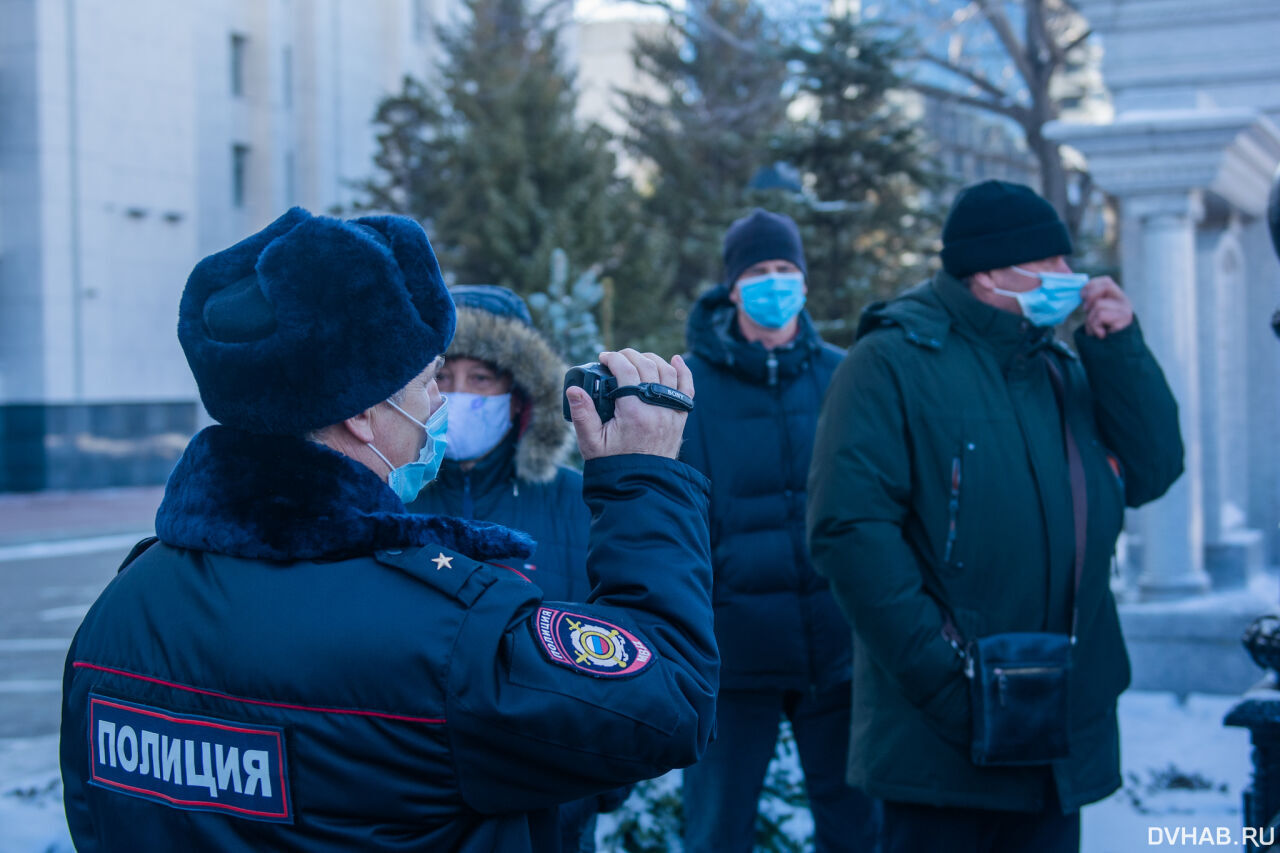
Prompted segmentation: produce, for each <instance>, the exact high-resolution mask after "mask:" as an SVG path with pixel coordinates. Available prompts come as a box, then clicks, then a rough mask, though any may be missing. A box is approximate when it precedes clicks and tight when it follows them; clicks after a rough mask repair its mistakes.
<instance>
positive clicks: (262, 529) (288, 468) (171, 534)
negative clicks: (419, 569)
mask: <svg viewBox="0 0 1280 853" xmlns="http://www.w3.org/2000/svg"><path fill="white" fill-rule="evenodd" d="M156 535H157V536H159V538H160V541H162V542H164V543H165V544H166V545H172V546H174V547H176V548H190V549H193V550H197V551H210V552H212V553H215V554H226V555H228V556H231V557H240V558H244V559H251V560H272V561H282V562H292V561H296V560H321V559H342V558H350V557H357V556H369V555H371V554H373V552H375V551H380V550H383V549H387V548H408V547H414V546H419V545H429V544H438V545H443V546H444V547H446V548H450V549H452V550H454V551H457V552H459V553H461V554H465V555H467V556H468V557H471V558H472V559H475V560H481V561H484V560H494V559H499V558H502V557H521V558H525V557H528V556H529V555H530V554H532V553H533V540H532V539H530V538H529V537H528V536H527V535H526V534H524V533H520V532H519V531H516V530H511V529H510V528H506V527H503V526H501V525H498V524H490V523H487V522H471V521H464V520H462V519H459V518H449V517H446V516H439V515H415V514H412V513H410V512H408V511H407V510H406V509H405V506H404V504H403V503H401V502H400V498H398V497H396V494H395V492H393V491H391V489H389V488H388V487H387V485H386V484H385V483H383V482H382V480H381V479H379V477H378V476H377V475H376V474H374V473H373V472H372V471H370V470H369V469H368V468H366V467H364V466H363V465H361V464H360V463H359V462H356V461H354V460H352V459H349V458H347V457H346V456H343V455H342V454H340V453H336V452H335V451H333V450H330V449H329V448H327V447H325V446H324V445H321V444H316V443H315V442H311V441H307V440H306V439H303V438H296V437H292V436H264V435H254V434H252V433H248V432H244V431H242V430H238V429H235V428H233V427H226V426H213V427H209V428H208V429H205V430H203V431H201V432H200V433H199V434H197V435H196V437H195V438H193V439H191V443H190V444H188V445H187V449H186V451H184V452H183V454H182V458H181V459H179V460H178V464H177V466H176V467H175V468H174V469H173V473H172V474H171V475H170V476H169V482H168V484H167V485H166V486H165V492H164V500H163V501H162V502H161V504H160V509H159V511H158V512H157V513H156Z"/></svg>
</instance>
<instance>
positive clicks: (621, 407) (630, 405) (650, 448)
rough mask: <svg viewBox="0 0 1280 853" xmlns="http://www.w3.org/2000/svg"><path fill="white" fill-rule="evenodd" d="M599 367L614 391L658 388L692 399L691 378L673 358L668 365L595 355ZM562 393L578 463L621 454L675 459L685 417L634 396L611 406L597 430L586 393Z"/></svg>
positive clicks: (627, 353) (628, 355) (629, 352)
mask: <svg viewBox="0 0 1280 853" xmlns="http://www.w3.org/2000/svg"><path fill="white" fill-rule="evenodd" d="M600 363H601V364H603V365H604V366H605V367H607V368H609V370H610V371H611V372H612V373H613V375H614V377H615V378H616V379H617V380H618V387H619V388H621V387H622V386H624V385H639V384H640V383H641V382H657V383H659V384H660V385H666V386H668V387H671V388H675V389H676V390H677V391H681V392H683V393H685V394H688V395H689V396H690V397H692V396H693V374H692V373H691V372H690V371H689V367H688V365H686V364H685V363H684V359H682V358H681V357H680V356H678V355H677V356H675V357H674V358H672V359H671V363H670V364H668V363H667V362H665V361H663V360H662V359H661V358H659V357H658V356H656V355H654V354H653V353H651V352H646V353H638V352H636V351H635V350H633V349H624V350H622V351H621V352H602V353H600ZM567 393H568V395H569V414H570V415H571V416H572V418H573V430H574V432H576V433H577V434H578V449H579V450H581V451H582V458H583V459H595V458H596V457H598V456H621V455H622V454H624V453H649V454H652V455H654V456H666V457H668V458H670V459H675V458H676V456H677V454H679V452H680V442H681V438H682V436H683V435H684V422H685V418H687V417H689V415H688V413H687V412H677V411H675V410H674V409H667V408H663V407H662V406H652V405H650V404H648V403H645V402H642V401H641V400H640V399H639V398H637V397H634V396H628V397H619V398H617V400H615V401H614V409H613V419H612V420H610V421H609V422H608V423H605V424H602V423H600V415H599V414H597V412H596V407H595V405H594V404H593V403H592V402H591V396H590V395H589V394H587V392H586V391H583V390H582V389H581V388H577V387H574V388H570V389H569V390H568V392H567Z"/></svg>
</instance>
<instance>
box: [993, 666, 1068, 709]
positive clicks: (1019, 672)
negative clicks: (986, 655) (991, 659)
mask: <svg viewBox="0 0 1280 853" xmlns="http://www.w3.org/2000/svg"><path fill="white" fill-rule="evenodd" d="M1057 671H1058V668H1057V667H1053V666H1014V667H1001V666H997V667H995V668H993V669H992V672H993V673H994V674H995V677H996V689H997V691H998V692H999V695H1000V707H1001V708H1003V707H1004V706H1005V693H1006V692H1007V691H1008V689H1009V678H1010V677H1013V678H1021V677H1024V676H1028V675H1045V674H1047V673H1051V672H1057Z"/></svg>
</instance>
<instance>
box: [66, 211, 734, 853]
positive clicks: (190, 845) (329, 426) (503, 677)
mask: <svg viewBox="0 0 1280 853" xmlns="http://www.w3.org/2000/svg"><path fill="white" fill-rule="evenodd" d="M453 329H454V306H453V302H452V300H451V299H450V297H449V295H448V292H447V291H446V289H445V287H444V282H443V280H442V277H441V274H440V269H439V266H438V265H437V263H436V260H435V255H434V254H433V252H432V250H431V247H430V244H429V243H428V242H427V238H426V235H425V234H424V233H423V231H422V229H421V228H420V227H419V226H418V225H417V224H416V223H414V222H412V221H411V220H408V219H405V218H403V217H397V216H371V217H365V218H362V219H358V220H354V221H351V222H345V221H341V220H337V219H331V218H328V217H317V216H312V215H311V214H309V213H307V212H306V211H304V210H301V209H300V208H294V209H293V210H291V211H289V212H288V213H286V214H285V215H284V216H282V217H280V219H278V220H276V221H275V222H274V223H272V224H271V225H269V226H268V227H267V228H266V229H264V230H263V231H261V232H259V233H257V234H254V235H252V236H250V237H248V238H246V239H245V240H243V241H241V242H240V243H238V244H236V245H235V246H232V247H231V248H229V249H227V250H225V251H223V252H219V253H217V254H215V255H212V256H210V257H208V258H205V259H204V260H203V261H201V262H200V264H198V265H197V266H196V268H195V270H194V271H193V272H192V274H191V277H190V278H189V279H188V282H187V286H186V289H185V290H184V292H183V296H182V302H181V307H180V310H179V323H178V337H179V340H180V341H181V343H182V346H183V350H184V352H185V353H186V356H187V361H188V363H189V364H190V365H191V369H192V373H193V374H194V375H195V378H196V382H197V384H198V385H199V388H200V395H201V399H202V401H203V402H204V404H205V407H206V408H207V409H208V411H209V413H210V415H212V416H213V417H214V419H215V420H217V421H219V422H220V425H218V426H213V427H210V428H209V429H206V430H204V431H203V432H201V433H200V434H199V435H197V436H196V437H195V438H194V439H193V440H192V441H191V444H190V445H189V446H188V447H187V450H186V452H185V453H184V454H183V457H182V459H180V460H179V462H178V464H177V466H176V468H175V469H174V472H173V474H172V475H171V477H170V479H169V483H168V485H167V487H166V490H165V497H164V501H163V503H162V504H161V507H160V510H159V513H158V514H157V518H156V532H157V534H158V537H159V542H155V541H154V540H151V541H147V542H144V543H140V545H139V547H138V548H135V549H134V553H133V554H131V555H130V557H129V559H128V560H126V565H125V566H124V567H123V568H122V569H121V571H120V573H119V574H118V575H117V577H116V578H115V579H114V580H113V581H112V582H111V583H110V584H109V585H108V586H107V588H106V590H105V591H104V592H103V593H102V595H101V596H100V597H99V599H98V601H97V602H95V604H94V605H93V607H92V608H90V610H89V613H88V614H87V615H86V616H85V619H84V622H83V623H82V624H81V626H80V629H79V631H78V632H77V633H76V637H75V639H74V640H73V641H72V644H71V649H70V651H69V653H68V656H67V664H66V669H65V674H64V682H63V706H62V738H61V746H60V748H61V767H62V777H63V784H64V800H65V806H66V813H67V822H68V824H69V826H70V829H71V835H72V838H73V840H74V842H75V844H76V846H77V847H78V848H79V849H80V850H88V851H98V850H104V851H117V850H118V851H135V850H192V851H224V850H286V849H287V850H308V851H318V850H397V851H405V850H424V851H425V850H432V851H435V850H450V851H457V850H465V851H494V850H502V851H529V850H548V851H555V850H558V849H559V846H560V844H559V826H558V816H557V807H558V805H559V804H560V803H565V802H569V801H573V800H577V799H581V798H583V797H588V796H592V795H595V794H598V793H600V792H602V791H606V790H609V789H611V788H614V787H617V786H618V785H622V784H626V783H630V782H634V781H637V780H639V779H644V778H647V777H651V776H655V775H657V774H660V773H663V772H666V771H667V770H668V769H670V768H672V767H677V766H682V765H687V764H689V763H692V762H694V761H696V760H697V759H698V757H699V756H700V755H701V753H702V752H703V750H704V749H705V746H706V744H707V741H708V740H709V738H710V735H711V729H712V724H713V719H714V704H715V690H716V687H717V670H718V665H719V659H718V655H717V652H716V647H715V640H714V635H713V632H712V625H711V623H712V616H711V603H710V584H711V572H710V555H709V545H708V538H707V524H706V501H707V496H706V492H707V483H706V479H705V478H704V477H703V476H702V475H701V474H699V473H698V472H696V471H694V470H693V469H692V468H689V467H688V466H686V465H684V464H682V463H680V462H677V461H675V459H674V456H675V455H676V452H677V449H678V447H679V442H680V438H681V433H682V430H683V425H684V424H683V421H684V418H685V415H683V414H678V413H676V412H673V411H671V410H668V409H661V408H657V407H653V406H647V405H645V404H644V403H642V402H640V401H639V400H633V399H631V398H626V399H622V400H619V402H618V404H617V409H616V412H617V414H616V417H615V418H614V419H613V420H611V421H609V422H608V423H607V424H603V425H602V424H601V423H600V420H599V418H598V416H596V414H595V409H594V407H593V406H592V405H591V403H590V400H589V398H588V397H587V395H586V394H585V393H582V392H581V389H574V392H573V393H572V395H571V397H570V403H571V407H572V411H573V418H574V426H575V429H576V431H577V435H578V441H579V447H580V449H581V451H582V455H583V458H584V459H585V460H586V467H585V469H584V486H583V491H584V496H585V499H586V501H587V504H588V506H589V508H590V510H591V514H592V522H591V532H590V538H589V544H588V554H587V566H588V574H589V576H590V579H591V582H592V586H593V589H592V595H591V598H590V600H589V601H587V602H583V603H574V602H561V601H554V600H549V599H547V598H545V597H544V595H543V594H542V592H541V590H539V589H538V588H537V587H536V586H534V585H533V584H531V583H529V582H528V581H527V580H526V579H525V578H523V577H521V575H520V574H519V573H518V571H516V570H514V569H516V568H517V567H518V566H519V565H520V564H521V563H522V562H523V561H524V560H526V559H527V558H528V557H529V555H530V553H531V552H532V550H533V543H532V542H531V541H530V540H529V538H528V537H527V536H526V535H525V534H523V533H519V532H516V531H513V530H510V529H508V528H504V527H501V526H498V525H496V524H483V523H476V522H467V521H465V520H461V519H454V518H446V517H441V516H424V515H415V514H412V513H409V512H407V511H406V509H405V503H404V502H405V501H411V500H413V498H414V497H416V495H417V492H418V490H419V489H420V487H421V485H422V484H423V483H424V482H427V481H429V480H430V479H431V478H432V477H433V476H434V474H435V470H436V468H437V467H438V465H439V460H440V459H441V457H442V456H443V447H444V435H445V425H446V423H447V421H446V412H447V408H446V405H445V403H444V400H443V399H442V398H441V395H440V392H439V389H438V387H437V384H436V373H437V371H438V369H439V366H440V363H441V362H440V358H439V356H440V354H441V353H442V352H444V350H445V349H446V348H447V346H448V345H449V341H450V338H451V337H452V335H453ZM601 361H602V362H603V363H604V364H606V365H607V366H608V367H609V368H610V369H611V370H612V371H613V372H614V374H615V375H616V376H617V377H618V381H619V384H622V385H633V384H641V383H644V382H650V383H658V384H662V385H667V386H673V387H678V388H679V389H680V390H682V391H685V392H686V393H688V394H692V393H693V385H692V380H691V378H690V375H689V372H688V369H687V367H686V366H685V365H684V363H683V362H682V361H681V360H680V359H679V358H678V357H677V358H676V359H674V360H673V362H674V363H673V364H668V363H667V362H665V361H663V360H662V359H659V358H656V357H649V356H645V355H641V354H640V353H637V352H635V351H634V350H624V351H623V352H621V353H603V354H602V355H601Z"/></svg>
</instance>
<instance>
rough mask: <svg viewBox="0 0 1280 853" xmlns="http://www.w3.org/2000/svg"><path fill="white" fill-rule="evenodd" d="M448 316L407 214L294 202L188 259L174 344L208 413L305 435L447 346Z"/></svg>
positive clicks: (396, 385) (444, 294)
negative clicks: (322, 209)
mask: <svg viewBox="0 0 1280 853" xmlns="http://www.w3.org/2000/svg"><path fill="white" fill-rule="evenodd" d="M454 321H455V315H454V307H453V300H452V299H451V298H450V297H449V292H448V291H447V290H446V289H445V286H444V280H443V278H442V277H441V275H440V265H439V264H438V263H437V262H436V256H435V253H434V252H433V251H432V250H431V244H430V242H428V240H427V235H426V234H425V233H424V232H423V230H422V228H421V227H420V226H419V225H418V224H417V223H416V222H414V221H413V220H412V219H408V218H405V217H403V216H366V217H363V218H361V219H355V220H351V221H344V220H341V219H333V218H330V217H327V216H312V215H311V214H310V213H308V212H307V211H305V210H303V209H302V208H300V207H295V208H293V209H292V210H290V211H289V212H288V213H286V214H284V215H283V216H281V217H280V218H279V219H277V220H276V221H275V222H273V223H271V224H270V225H268V226H267V227H266V228H264V229H263V230H261V231H259V232H258V233H257V234H254V235H252V236H250V237H246V238H245V239H244V240H241V241H240V242H239V243H237V244H235V245H234V246H232V247H231V248H229V249H224V250H223V251H221V252H217V253H216V254H213V255H210V256H209V257H207V258H205V259H204V260H202V261H201V262H200V263H198V264H196V267H195V269H194V270H192V272H191V276H190V278H188V279H187V286H186V289H185V290H184V291H183V293H182V303H181V306H180V307H179V309H178V340H179V341H180V342H181V343H182V349H183V352H185V353H186V356H187V363H188V364H189V365H191V372H192V373H193V374H194V375H195V378H196V384H197V385H199V387H200V399H201V400H202V401H203V402H204V406H205V408H206V409H207V410H208V411H209V414H210V415H211V416H212V417H213V418H214V419H215V420H217V421H219V422H221V423H223V424H226V425H228V426H233V427H238V428H240V429H243V430H247V431H249V432H254V433H261V434H266V435H304V434H306V433H308V432H310V431H311V430H315V429H319V428H321V427H325V426H328V425H330V424H334V423H338V422H339V421H342V420H344V419H346V418H349V417H351V416H352V415H355V414H358V413H359V412H362V411H364V410H365V409H367V408H369V407H370V406H373V405H375V404H377V403H379V402H381V401H382V400H385V399H386V398H388V397H390V396H391V395H392V394H394V393H395V392H396V391H398V390H400V389H401V388H403V387H404V386H405V385H407V384H408V382H409V380H411V379H412V378H413V377H415V376H417V375H418V374H419V373H421V372H422V370H423V369H424V368H425V367H426V366H427V365H428V364H430V363H431V360H432V359H434V358H435V357H436V356H438V355H440V353H442V352H444V351H445V349H446V348H447V347H448V345H449V341H450V340H451V339H452V338H453V329H454Z"/></svg>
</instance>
